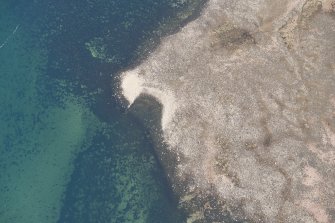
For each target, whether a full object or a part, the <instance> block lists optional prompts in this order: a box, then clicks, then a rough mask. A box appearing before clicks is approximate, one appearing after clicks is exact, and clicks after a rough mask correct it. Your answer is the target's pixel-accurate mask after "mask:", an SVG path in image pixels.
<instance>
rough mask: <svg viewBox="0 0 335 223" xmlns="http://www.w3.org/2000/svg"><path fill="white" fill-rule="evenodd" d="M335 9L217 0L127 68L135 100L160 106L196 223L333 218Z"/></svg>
mask: <svg viewBox="0 0 335 223" xmlns="http://www.w3.org/2000/svg"><path fill="white" fill-rule="evenodd" d="M334 10H335V2H334V1H333V0H322V1H321V0H320V1H318V0H291V1H288V0H284V1H276V0H256V1H251V0H234V1H233V0H210V1H208V2H207V5H206V6H205V8H204V9H203V11H202V13H201V15H200V16H199V18H197V19H196V20H194V21H192V22H190V23H188V24H187V25H186V26H185V27H184V28H182V29H181V30H180V31H179V32H177V33H175V34H173V35H170V36H167V37H165V38H164V39H162V41H161V44H160V45H159V46H158V47H157V48H156V49H155V50H154V51H153V52H152V53H151V54H150V55H149V56H148V58H146V59H145V60H144V61H143V62H142V63H141V64H139V65H138V66H137V67H134V68H133V69H132V70H129V71H125V72H123V73H121V74H120V75H121V78H122V81H121V82H122V83H121V87H122V92H123V96H124V97H125V98H126V99H127V100H128V101H129V103H130V104H132V103H134V104H136V103H137V102H136V98H138V97H139V96H140V95H142V96H143V95H144V94H147V95H150V96H152V97H154V98H156V99H157V100H158V101H159V102H160V103H161V104H162V119H161V127H162V129H161V130H159V131H161V137H162V138H163V141H164V143H163V144H164V146H160V145H157V148H156V151H157V155H158V157H159V158H160V159H161V161H162V164H163V165H164V166H165V167H166V169H167V174H168V176H169V179H170V181H171V183H172V186H173V189H174V191H175V193H177V194H178V195H179V196H180V197H181V199H180V206H182V207H184V208H185V209H186V210H187V211H188V213H189V218H188V222H295V223H298V222H301V223H302V222H304V223H305V222H310V223H317V222H318V223H327V222H329V223H331V222H335V208H334V207H335V199H334V198H335V189H334V188H335V168H334V167H335V65H334V64H335V63H334V62H335V61H334V58H335V11H334ZM134 108H136V106H133V109H134ZM152 131H154V129H153V130H152ZM164 154H170V155H169V156H166V155H164ZM171 154H173V156H172V155H171ZM171 157H174V159H173V162H172V164H171V163H169V160H168V159H171ZM169 165H170V166H169ZM171 165H173V166H172V167H171Z"/></svg>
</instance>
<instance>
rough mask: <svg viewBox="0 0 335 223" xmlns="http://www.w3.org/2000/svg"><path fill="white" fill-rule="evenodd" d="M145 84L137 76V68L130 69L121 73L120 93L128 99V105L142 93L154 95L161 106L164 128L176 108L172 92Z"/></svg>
mask: <svg viewBox="0 0 335 223" xmlns="http://www.w3.org/2000/svg"><path fill="white" fill-rule="evenodd" d="M151 85H152V84H150V87H148V86H147V85H145V81H144V80H143V79H142V78H141V77H140V76H139V73H138V70H130V71H127V72H125V73H123V74H122V83H121V88H122V94H123V96H124V97H125V98H126V99H127V100H128V102H129V106H130V105H131V104H133V103H134V101H135V99H136V98H137V97H138V96H139V95H140V94H142V93H145V94H148V95H151V96H153V97H155V98H156V99H157V100H158V101H159V102H160V103H161V104H162V106H163V114H162V119H161V122H162V129H163V130H164V129H166V127H167V124H168V123H169V122H171V120H172V118H173V114H174V112H175V110H176V107H177V106H176V100H175V97H174V95H173V93H172V92H171V91H169V90H162V89H161V88H155V87H152V86H151Z"/></svg>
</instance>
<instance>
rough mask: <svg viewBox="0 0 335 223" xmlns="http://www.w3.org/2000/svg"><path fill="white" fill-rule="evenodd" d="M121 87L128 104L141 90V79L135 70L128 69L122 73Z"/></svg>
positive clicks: (131, 102)
mask: <svg viewBox="0 0 335 223" xmlns="http://www.w3.org/2000/svg"><path fill="white" fill-rule="evenodd" d="M121 88H122V94H123V96H124V97H125V98H126V99H127V100H128V102H129V106H130V105H131V104H133V102H134V101H135V99H136V98H137V97H138V96H139V95H140V94H141V93H142V91H143V80H142V79H141V78H140V77H139V75H138V72H137V71H136V70H132V71H128V72H127V73H124V74H123V75H122V83H121Z"/></svg>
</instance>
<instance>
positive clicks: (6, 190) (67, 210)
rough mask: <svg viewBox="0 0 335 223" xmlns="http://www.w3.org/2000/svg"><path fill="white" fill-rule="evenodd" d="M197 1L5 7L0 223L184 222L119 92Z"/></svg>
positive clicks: (0, 9) (0, 30)
mask: <svg viewBox="0 0 335 223" xmlns="http://www.w3.org/2000/svg"><path fill="white" fill-rule="evenodd" d="M194 2H196V1H194ZM194 2H192V1H191V2H190V4H188V5H187V4H179V3H178V1H177V0H170V1H169V0H164V1H157V0H156V1H154V0H145V1H143V0H142V1H107V0H106V1H104V0H95V1H88V0H87V1H57V2H55V1H39V0H36V1H33V3H32V2H28V1H15V2H13V1H7V0H3V1H2V2H1V5H0V46H1V47H0V61H1V62H0V80H1V81H0V103H1V109H0V125H1V126H2V128H1V129H0V201H1V203H0V222H2V223H7V222H8V223H12V222H15V223H21V222H22V223H23V222H24V223H29V222H34V223H38V222H43V223H44V222H183V221H184V215H183V212H182V210H179V209H178V208H177V200H176V198H175V197H174V196H173V195H172V192H171V189H170V187H169V185H168V183H167V180H166V178H165V176H164V171H163V170H162V168H161V167H160V165H159V162H158V161H157V159H156V158H155V156H154V151H153V146H152V143H151V139H150V137H148V135H147V134H146V130H145V129H143V127H142V126H141V125H140V124H138V122H137V121H135V120H134V119H133V118H132V117H130V116H129V115H127V112H125V108H124V107H123V106H122V105H121V103H120V100H119V99H118V98H117V96H116V95H117V90H116V88H115V86H117V84H118V83H117V78H116V77H117V73H118V72H119V71H120V70H121V69H125V68H126V67H127V66H129V65H131V64H132V63H134V61H135V60H136V59H138V58H139V56H140V55H141V54H143V52H144V51H146V49H149V48H147V47H148V46H152V45H153V43H154V42H155V40H157V38H158V37H160V36H161V35H163V34H164V33H167V32H169V31H171V30H173V29H175V28H176V27H177V25H178V24H180V23H181V21H184V20H185V18H187V16H184V15H185V14H182V13H183V12H186V10H188V9H189V7H190V8H192V7H196V6H197V4H195V3H194ZM191 3H192V4H191ZM187 15H189V13H188V14H187ZM163 24H169V25H165V26H164V25H163ZM171 27H172V28H171Z"/></svg>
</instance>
